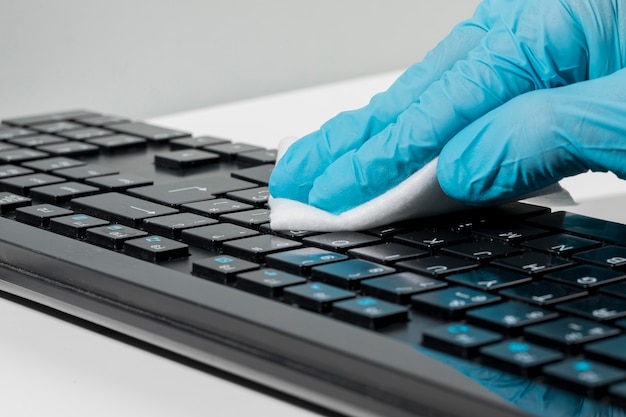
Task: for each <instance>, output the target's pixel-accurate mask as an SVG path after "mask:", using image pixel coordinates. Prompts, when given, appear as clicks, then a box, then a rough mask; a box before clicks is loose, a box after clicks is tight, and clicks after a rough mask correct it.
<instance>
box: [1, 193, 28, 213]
mask: <svg viewBox="0 0 626 417" xmlns="http://www.w3.org/2000/svg"><path fill="white" fill-rule="evenodd" d="M30 203H31V199H30V198H28V197H24V196H21V195H18V194H13V193H7V192H0V214H6V213H8V212H10V211H13V210H15V209H16V208H19V207H25V206H29V205H30Z"/></svg>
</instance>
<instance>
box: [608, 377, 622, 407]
mask: <svg viewBox="0 0 626 417" xmlns="http://www.w3.org/2000/svg"><path fill="white" fill-rule="evenodd" d="M609 396H610V398H611V403H612V404H615V405H617V406H618V407H626V382H621V383H619V384H613V385H611V386H610V387H609Z"/></svg>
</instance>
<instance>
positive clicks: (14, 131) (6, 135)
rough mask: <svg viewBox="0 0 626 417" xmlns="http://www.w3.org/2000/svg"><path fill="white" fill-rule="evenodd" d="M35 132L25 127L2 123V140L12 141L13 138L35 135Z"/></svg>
mask: <svg viewBox="0 0 626 417" xmlns="http://www.w3.org/2000/svg"><path fill="white" fill-rule="evenodd" d="M34 134H35V132H33V131H32V130H29V129H25V128H23V127H10V126H3V125H0V140H8V141H11V140H13V139H17V138H22V137H25V136H31V135H34Z"/></svg>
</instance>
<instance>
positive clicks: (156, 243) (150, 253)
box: [124, 235, 189, 262]
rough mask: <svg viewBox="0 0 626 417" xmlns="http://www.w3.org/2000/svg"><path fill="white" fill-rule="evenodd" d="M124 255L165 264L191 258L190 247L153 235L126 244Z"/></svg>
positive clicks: (128, 241)
mask: <svg viewBox="0 0 626 417" xmlns="http://www.w3.org/2000/svg"><path fill="white" fill-rule="evenodd" d="M124 253H126V254H127V255H129V256H132V257H135V258H139V259H143V260H144V261H150V262H164V261H168V260H170V259H177V258H184V257H186V256H189V246H187V245H186V244H184V243H181V242H178V241H176V240H172V239H168V238H166V237H162V236H157V235H152V236H145V237H140V238H138V239H131V240H127V241H125V242H124Z"/></svg>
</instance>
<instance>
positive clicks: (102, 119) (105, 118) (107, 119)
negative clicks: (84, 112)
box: [74, 115, 129, 126]
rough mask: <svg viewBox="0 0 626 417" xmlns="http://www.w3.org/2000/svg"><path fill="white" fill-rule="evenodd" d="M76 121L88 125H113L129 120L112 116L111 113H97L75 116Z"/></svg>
mask: <svg viewBox="0 0 626 417" xmlns="http://www.w3.org/2000/svg"><path fill="white" fill-rule="evenodd" d="M74 120H76V121H77V122H78V123H81V124H85V125H88V126H106V125H114V124H117V123H126V122H128V121H129V120H128V119H127V118H125V117H119V116H112V115H98V116H93V115H92V116H85V117H75V118H74Z"/></svg>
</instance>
